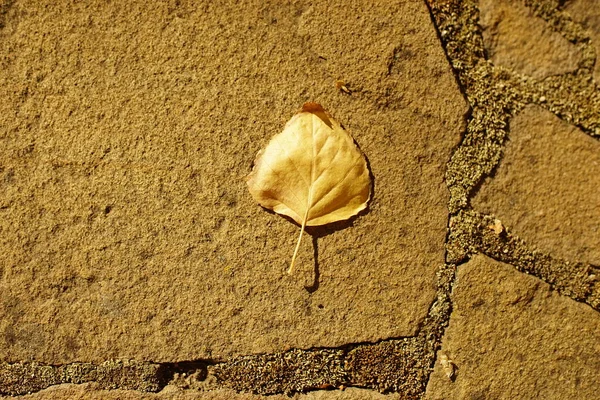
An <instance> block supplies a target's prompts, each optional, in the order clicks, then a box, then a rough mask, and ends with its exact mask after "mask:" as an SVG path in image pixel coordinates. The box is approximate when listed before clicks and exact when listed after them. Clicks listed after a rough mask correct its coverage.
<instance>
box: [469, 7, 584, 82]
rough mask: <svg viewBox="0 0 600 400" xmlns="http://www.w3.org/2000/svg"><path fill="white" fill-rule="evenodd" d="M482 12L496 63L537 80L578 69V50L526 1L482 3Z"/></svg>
mask: <svg viewBox="0 0 600 400" xmlns="http://www.w3.org/2000/svg"><path fill="white" fill-rule="evenodd" d="M479 13H480V23H481V27H482V29H483V39H484V44H485V48H486V51H487V52H488V54H489V58H490V59H491V60H492V62H493V63H494V64H496V65H499V66H503V67H506V68H508V69H511V70H513V71H515V72H517V73H520V74H524V75H528V76H532V77H534V78H536V79H543V78H546V77H548V76H551V75H558V74H564V73H567V72H573V71H575V70H576V69H577V64H578V62H579V60H580V59H581V56H580V54H579V52H578V51H577V47H575V46H574V45H573V44H572V43H570V42H569V41H568V40H567V39H565V38H564V37H563V36H561V35H560V33H558V32H556V31H555V30H553V28H552V27H551V26H550V25H549V24H547V23H546V21H544V20H543V19H542V18H540V17H537V16H535V14H534V13H533V11H532V10H531V9H530V8H529V7H527V6H526V5H525V4H524V2H522V1H519V0H481V1H480V2H479Z"/></svg>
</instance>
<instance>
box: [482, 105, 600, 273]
mask: <svg viewBox="0 0 600 400" xmlns="http://www.w3.org/2000/svg"><path fill="white" fill-rule="evenodd" d="M473 206H474V207H475V209H477V210H478V211H482V212H486V213H490V214H494V215H496V216H497V217H498V218H499V219H500V220H501V221H502V223H503V224H504V225H505V226H507V227H509V228H510V229H511V231H512V232H513V233H515V234H516V235H517V236H519V237H521V238H522V239H524V240H525V241H526V242H527V243H528V244H531V245H532V246H534V247H537V248H538V249H540V250H542V251H544V252H546V253H549V254H551V255H554V256H557V257H561V258H565V259H567V260H573V261H583V262H588V263H591V264H595V265H600V246H599V245H598V244H599V243H600V213H599V212H598V210H600V143H598V140H596V139H593V138H592V137H590V136H588V135H586V134H585V133H583V132H582V131H580V130H579V129H577V128H576V127H574V126H572V125H570V124H568V123H566V122H563V121H561V120H560V119H558V118H557V117H556V116H554V114H552V113H550V112H548V111H545V110H543V109H542V108H540V107H537V106H529V107H526V108H525V109H524V110H523V111H522V112H521V113H520V114H518V115H517V116H516V117H515V118H514V119H513V120H512V121H511V123H510V139H509V141H508V143H507V145H506V149H505V153H504V158H503V159H502V161H501V163H500V166H499V167H498V170H497V172H496V174H495V176H493V177H491V178H488V179H486V181H485V182H484V184H483V185H482V187H481V189H480V191H479V193H477V195H476V196H475V198H474V200H473Z"/></svg>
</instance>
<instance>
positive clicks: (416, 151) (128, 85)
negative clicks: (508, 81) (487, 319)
mask: <svg viewBox="0 0 600 400" xmlns="http://www.w3.org/2000/svg"><path fill="white" fill-rule="evenodd" d="M310 3H311V2H298V3H293V4H281V2H279V1H273V2H270V3H269V2H267V3H264V2H261V1H254V2H246V3H239V2H237V1H227V2H215V3H213V2H206V3H204V4H200V5H195V4H196V2H189V3H188V2H186V1H182V2H175V1H172V2H160V3H156V4H154V3H153V4H148V3H147V2H114V3H106V2H104V1H97V2H85V3H71V2H67V1H60V2H48V3H46V4H42V3H40V2H39V1H18V2H14V3H3V5H4V6H3V17H2V18H3V26H4V27H3V28H2V30H1V31H0V54H2V58H1V59H0V71H1V72H0V97H1V98H2V99H3V101H2V102H1V103H0V116H1V117H0V277H1V280H0V293H2V297H1V299H0V300H1V301H0V360H3V361H26V360H36V361H41V362H48V363H52V364H60V363H66V362H72V361H90V362H102V361H104V360H108V359H114V358H116V359H131V358H135V359H138V360H152V361H180V360H191V359H198V358H212V359H221V358H225V357H228V356H232V355H236V354H249V353H256V352H272V351H275V350H283V349H287V348H290V347H312V346H337V345H341V344H346V343H351V342H361V341H376V340H378V339H381V338H387V337H398V336H407V335H413V334H414V333H415V332H416V329H417V327H418V324H419V322H420V321H421V320H422V319H423V318H424V316H425V314H426V311H427V308H428V306H429V305H430V303H431V301H432V299H433V297H434V294H435V287H434V275H435V270H436V267H437V266H438V265H439V264H440V263H441V262H443V243H444V237H445V233H446V232H445V231H446V221H447V216H446V203H447V190H446V188H445V185H444V182H443V171H444V168H445V163H446V161H447V159H448V157H449V155H450V151H451V148H452V146H454V145H455V144H456V143H457V140H458V138H459V133H460V132H461V130H462V117H463V114H464V113H465V111H466V106H465V103H464V101H463V99H462V97H461V95H460V93H459V91H458V88H457V86H456V83H455V81H454V77H453V75H452V73H451V72H450V68H449V66H448V65H447V62H446V58H445V56H444V54H443V51H442V49H441V47H440V45H439V42H438V40H437V37H436V33H435V30H434V28H433V26H432V24H431V20H430V17H429V14H428V11H427V8H426V6H425V5H424V4H423V3H421V2H403V1H398V2H397V3H396V4H394V5H393V6H390V4H389V3H388V2H385V3H380V4H378V5H377V4H373V3H372V2H368V1H367V2H365V1H354V2H345V1H344V2H343V1H338V2H333V3H332V2H327V3H318V4H317V3H315V4H313V5H309V4H310ZM337 78H341V79H343V80H344V81H345V83H346V86H347V88H348V89H350V91H352V94H351V95H348V94H346V93H343V92H341V91H339V90H337V89H336V88H335V80H336V79H337ZM308 100H312V101H317V102H320V103H321V104H323V105H324V106H325V107H326V108H327V109H328V110H329V111H331V112H332V114H333V115H334V116H335V117H336V118H337V119H338V120H339V121H340V122H342V123H343V124H344V125H345V126H346V128H347V129H348V130H349V131H350V133H351V134H352V135H353V136H354V138H355V139H356V140H357V142H358V143H359V145H360V146H361V148H362V150H363V151H364V152H365V153H366V155H367V157H368V159H369V162H370V166H371V169H372V172H373V175H374V177H375V195H374V199H373V201H372V203H371V205H370V211H369V212H368V213H367V214H366V215H363V216H361V217H359V218H358V219H356V220H355V221H354V222H353V223H352V224H341V225H339V226H336V227H335V228H336V229H333V228H326V229H321V230H316V231H314V232H313V233H315V234H316V235H317V236H318V237H319V238H318V240H317V241H316V246H315V243H314V242H313V243H312V245H311V241H310V240H306V241H305V242H304V245H303V247H302V250H301V255H300V257H299V259H298V273H297V274H295V275H294V276H291V277H290V276H287V275H286V274H285V270H286V265H285V264H286V263H287V262H288V260H289V259H290V257H291V254H292V251H293V248H294V244H295V240H296V237H297V234H298V229H299V228H298V227H297V226H295V225H294V224H291V223H290V222H288V221H286V220H285V219H283V218H280V217H278V216H276V215H272V214H270V213H267V212H265V211H264V210H263V209H261V208H260V207H259V206H257V205H256V204H255V203H254V202H253V201H252V199H251V197H250V195H249V194H248V192H247V190H246V187H245V183H244V179H243V178H244V176H245V175H246V174H247V173H248V172H249V170H250V166H251V163H252V160H253V159H254V157H255V155H256V152H257V151H258V150H259V149H260V148H261V147H262V146H264V144H265V143H266V142H267V141H268V139H269V138H270V137H271V136H272V135H273V134H275V133H277V132H279V131H280V130H281V129H282V128H283V125H284V124H285V122H286V121H287V120H288V119H289V118H290V117H291V116H292V114H293V113H294V112H295V110H296V109H297V108H299V107H300V105H301V104H302V103H303V102H304V101H308ZM349 225H351V226H349ZM337 228H347V229H337ZM315 269H316V270H317V272H318V273H317V274H316V275H317V280H316V281H317V283H318V284H314V283H313V275H314V274H315ZM304 285H309V286H312V287H311V288H310V290H307V289H305V288H304ZM317 288H318V290H316V291H315V289H317Z"/></svg>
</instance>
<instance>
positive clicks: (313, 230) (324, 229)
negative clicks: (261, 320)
mask: <svg viewBox="0 0 600 400" xmlns="http://www.w3.org/2000/svg"><path fill="white" fill-rule="evenodd" d="M353 140H354V139H353ZM354 144H355V145H356V147H358V148H359V149H360V146H359V145H358V143H357V142H356V140H354ZM363 156H364V157H365V160H366V162H367V170H368V171H369V177H370V178H371V197H370V198H369V201H368V203H367V206H366V207H365V209H364V210H362V211H360V212H359V213H358V214H356V215H354V216H352V217H350V218H349V219H347V220H345V221H337V222H332V223H330V224H327V225H321V226H307V227H305V228H304V231H305V232H306V233H307V234H309V235H310V237H311V239H312V245H313V259H314V274H313V282H312V283H311V284H310V286H304V289H306V291H307V292H308V293H309V294H312V293H314V292H316V291H317V290H318V289H319V286H320V285H321V281H320V277H321V272H320V269H319V243H318V240H319V239H320V238H324V237H326V236H329V235H332V234H334V233H335V232H337V231H341V230H344V229H347V228H351V227H353V226H354V221H355V220H356V219H357V218H359V217H362V216H364V215H367V214H369V213H370V212H371V203H372V202H373V198H374V197H375V176H374V175H373V171H372V169H371V163H370V162H369V158H368V157H367V156H366V154H364V153H363ZM261 207H262V206H261ZM262 209H263V210H265V211H266V212H268V213H269V214H273V215H279V216H280V217H283V218H284V219H286V220H288V221H289V222H291V223H292V224H294V225H296V226H297V227H298V228H300V227H301V225H300V224H298V223H297V222H296V221H294V219H293V218H291V217H288V216H287V215H282V214H277V213H276V212H275V211H273V210H270V209H268V208H265V207H262Z"/></svg>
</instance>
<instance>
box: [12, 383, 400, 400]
mask: <svg viewBox="0 0 600 400" xmlns="http://www.w3.org/2000/svg"><path fill="white" fill-rule="evenodd" d="M14 398H15V397H2V396H0V399H14ZM18 398H19V399H23V400H62V399H85V400H96V399H98V400H263V399H268V400H400V399H402V397H401V396H400V395H399V394H389V395H384V394H381V393H378V392H376V391H373V390H365V389H358V388H348V389H345V390H317V391H314V392H309V393H306V394H295V395H293V396H288V395H272V396H260V395H255V394H251V393H236V392H234V391H233V390H215V391H210V392H201V391H196V390H181V389H177V388H171V387H166V388H165V389H163V390H162V391H161V392H159V393H144V392H138V391H134V390H98V389H97V388H96V387H95V386H94V385H93V384H85V385H59V386H54V387H52V388H49V389H46V390H43V391H40V392H37V393H34V394H30V395H26V396H20V397H18Z"/></svg>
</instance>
